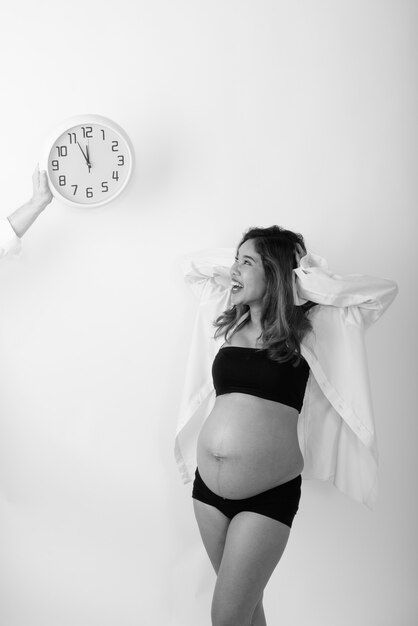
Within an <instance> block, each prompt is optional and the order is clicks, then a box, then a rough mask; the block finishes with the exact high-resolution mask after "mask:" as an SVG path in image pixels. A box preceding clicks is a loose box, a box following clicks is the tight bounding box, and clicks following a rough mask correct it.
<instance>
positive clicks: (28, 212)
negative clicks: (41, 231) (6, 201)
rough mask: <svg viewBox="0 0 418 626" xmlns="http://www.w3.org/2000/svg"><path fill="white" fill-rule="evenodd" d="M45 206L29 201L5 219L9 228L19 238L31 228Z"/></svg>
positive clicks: (41, 203)
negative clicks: (8, 223)
mask: <svg viewBox="0 0 418 626" xmlns="http://www.w3.org/2000/svg"><path fill="white" fill-rule="evenodd" d="M47 204H48V203H46V204H45V203H44V202H37V201H35V200H33V199H31V200H29V202H26V204H23V205H22V206H21V207H19V208H18V209H16V211H14V212H13V213H11V214H10V215H9V216H8V217H7V219H8V220H9V222H10V225H11V227H12V228H13V230H14V231H15V233H16V235H17V236H18V237H19V238H20V237H22V236H23V235H24V234H25V232H26V231H27V230H28V228H29V227H30V226H32V224H33V222H34V221H35V220H36V219H37V217H38V216H39V215H40V214H41V213H42V211H43V210H44V209H45V207H46V206H47Z"/></svg>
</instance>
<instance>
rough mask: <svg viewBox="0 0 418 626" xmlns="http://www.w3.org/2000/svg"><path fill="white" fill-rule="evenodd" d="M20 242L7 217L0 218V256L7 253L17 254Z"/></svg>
mask: <svg viewBox="0 0 418 626" xmlns="http://www.w3.org/2000/svg"><path fill="white" fill-rule="evenodd" d="M20 249H21V242H20V239H19V237H18V236H17V235H16V233H15V231H14V230H13V228H12V225H11V224H10V222H9V220H8V219H7V218H1V219H0V258H1V257H4V256H6V255H7V254H18V253H19V252H20Z"/></svg>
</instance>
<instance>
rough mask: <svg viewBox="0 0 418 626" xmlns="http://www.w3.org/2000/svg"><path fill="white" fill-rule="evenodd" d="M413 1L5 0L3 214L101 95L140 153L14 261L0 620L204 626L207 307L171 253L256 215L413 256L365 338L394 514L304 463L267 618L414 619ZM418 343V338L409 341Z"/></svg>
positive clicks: (37, 229) (342, 249)
mask: <svg viewBox="0 0 418 626" xmlns="http://www.w3.org/2000/svg"><path fill="white" fill-rule="evenodd" d="M417 13H418V7H417V3H416V2H413V1H408V0H368V1H364V0H339V1H335V0H317V1H314V0H312V1H309V0H300V1H297V2H284V1H283V2H282V1H279V0H276V1H274V0H258V1H257V2H256V1H255V0H254V1H253V2H251V1H249V0H223V1H222V0H211V1H210V2H209V1H207V2H205V1H194V2H193V1H187V0H175V1H171V2H170V0H154V1H153V2H151V0H148V1H145V0H142V1H141V0H138V1H137V2H129V0H119V1H118V2H110V1H108V0H83V1H80V0H72V1H71V2H68V3H66V7H64V6H63V5H62V4H61V3H58V2H53V1H52V0H38V2H36V3H33V2H31V1H30V0H17V1H16V2H14V3H11V2H10V3H9V4H8V6H7V7H3V8H2V9H0V64H1V93H2V96H1V101H0V107H1V113H2V116H1V120H2V130H1V150H0V158H1V181H2V208H1V212H2V215H4V216H5V215H8V214H9V213H10V212H11V211H12V210H14V209H15V208H16V207H17V206H19V205H20V204H22V203H23V202H24V201H26V199H27V198H28V197H29V195H30V192H31V180H30V177H31V173H32V171H33V169H34V167H35V164H36V162H37V160H38V158H39V152H40V148H41V145H42V142H43V137H44V135H45V134H46V133H47V132H48V130H49V129H50V128H51V127H53V126H55V124H56V123H57V122H60V121H61V120H63V119H66V118H67V117H69V116H72V115H75V114H79V113H83V112H88V113H98V114H101V115H105V116H108V117H111V118H113V119H114V120H115V121H117V122H118V123H120V124H121V125H122V126H123V127H125V129H126V130H127V131H128V133H129V134H130V136H131V138H132V140H133V143H134V146H135V150H136V155H137V170H136V172H135V176H134V179H133V181H132V182H131V184H130V186H129V188H128V189H127V190H126V192H124V194H123V195H122V196H121V197H120V198H119V199H117V200H116V201H115V202H114V203H113V204H110V205H108V206H106V207H104V208H101V209H95V210H88V209H83V210H76V209H72V208H69V207H67V206H65V205H63V204H61V203H59V202H57V201H54V203H53V204H52V205H51V207H49V208H48V209H47V211H46V212H45V213H44V214H43V215H42V216H41V217H40V218H39V220H38V222H37V223H36V224H35V225H34V226H33V227H32V229H31V230H30V231H29V232H28V233H27V234H26V235H25V237H24V239H23V243H24V255H23V257H22V258H21V259H18V260H12V261H2V262H1V264H0V283H1V300H0V623H1V624H2V626H27V625H28V624H30V625H31V626H115V625H118V626H134V625H135V626H137V625H138V624H153V625H156V626H192V625H193V626H195V625H196V624H199V625H202V626H209V624H210V617H209V614H210V600H211V592H212V589H213V584H214V574H213V573H212V571H211V566H210V563H209V560H208V558H207V556H206V554H205V553H204V550H203V546H202V544H201V542H200V538H199V535H198V531H197V527H196V524H195V520H194V517H193V512H192V505H191V498H190V491H191V485H188V486H183V484H182V483H181V480H180V476H179V474H178V472H177V468H176V466H175V463H174V458H173V451H172V447H173V438H174V430H175V422H176V416H177V410H178V405H179V399H180V389H181V385H182V377H183V373H184V367H185V362H186V357H187V342H188V337H189V330H190V324H191V322H192V319H193V314H194V307H195V303H194V301H193V299H192V297H191V295H190V294H189V293H188V291H187V289H186V287H185V286H184V285H183V282H182V278H181V276H180V274H179V272H178V269H177V268H176V259H178V257H179V256H180V255H181V254H183V253H186V252H189V251H193V250H199V249H202V248H206V247H218V246H233V245H235V244H236V243H237V241H238V239H239V237H240V235H241V233H242V231H243V230H244V229H246V228H247V227H248V226H251V225H261V226H268V225H271V224H273V223H278V224H281V225H284V226H285V227H288V228H291V229H294V230H297V231H301V232H303V234H304V235H305V237H306V240H307V243H308V245H309V247H310V248H311V249H313V250H314V251H316V252H318V253H320V254H322V255H323V256H325V257H326V258H328V260H329V262H330V264H331V266H332V267H333V268H334V269H335V271H338V272H341V273H344V272H363V273H369V274H376V275H380V276H386V277H389V278H393V279H395V280H397V281H398V282H399V285H400V295H399V297H398V299H397V300H396V302H395V303H394V305H393V306H392V307H391V309H390V310H389V311H388V313H387V314H386V315H385V316H384V317H383V318H382V320H381V321H380V322H379V323H378V324H377V325H376V327H374V328H372V329H371V331H370V334H369V352H370V370H371V380H372V386H373V391H374V404H375V411H376V420H377V425H378V434H379V444H380V453H381V469H380V481H381V488H380V498H379V503H378V506H377V508H376V510H375V511H374V512H370V511H369V510H367V509H366V508H364V507H362V506H361V505H358V504H356V503H354V502H352V501H350V500H348V499H347V498H345V497H344V496H342V495H341V494H340V493H338V492H337V491H336V490H335V489H334V488H333V487H331V486H329V485H325V484H320V483H313V482H306V483H304V491H303V501H302V505H301V509H300V512H299V515H298V517H297V518H296V521H295V524H294V529H293V532H292V537H291V541H290V543H289V546H288V548H287V551H286V553H285V555H284V557H283V560H282V562H281V563H280V565H279V567H278V568H277V570H276V572H275V573H274V575H273V577H272V579H271V581H270V583H269V586H268V589H267V592H266V596H265V606H266V612H267V615H268V623H269V624H274V623H278V624H279V623H280V624H292V625H293V626H303V625H305V624H308V623H309V624H310V625H311V626H335V624H338V626H352V624H354V623H355V624H357V626H393V625H394V624H396V626H413V625H414V624H416V620H417V617H418V601H417V595H416V587H417V558H416V557H417V541H416V528H417V501H416V493H417V490H416V473H417V469H418V467H417V461H416V459H417V455H416V441H417V434H418V428H417V419H416V409H415V402H414V400H415V397H414V396H415V389H416V342H415V340H413V337H416V310H417V299H416V295H415V294H416V284H417V281H416V268H417V265H416V261H417V254H416V217H415V211H416V202H417V186H416V171H417V165H418V163H417V161H418V159H417V145H418V143H417V118H416V111H417V110H418V102H417V100H418V98H417V93H418V92H417V53H418V49H417V48H418V45H417ZM414 350H415V351H414Z"/></svg>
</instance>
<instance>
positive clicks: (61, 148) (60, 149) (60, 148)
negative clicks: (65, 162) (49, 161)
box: [55, 146, 67, 157]
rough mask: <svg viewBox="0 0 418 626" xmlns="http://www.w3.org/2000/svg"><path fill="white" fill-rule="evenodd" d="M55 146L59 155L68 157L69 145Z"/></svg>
mask: <svg viewBox="0 0 418 626" xmlns="http://www.w3.org/2000/svg"><path fill="white" fill-rule="evenodd" d="M55 147H56V149H57V150H58V156H59V157H66V156H67V146H55Z"/></svg>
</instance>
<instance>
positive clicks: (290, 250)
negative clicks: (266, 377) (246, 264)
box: [214, 226, 313, 365]
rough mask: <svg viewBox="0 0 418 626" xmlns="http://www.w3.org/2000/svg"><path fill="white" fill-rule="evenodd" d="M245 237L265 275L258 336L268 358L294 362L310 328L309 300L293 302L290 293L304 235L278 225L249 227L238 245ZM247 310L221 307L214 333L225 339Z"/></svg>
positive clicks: (243, 305) (242, 323)
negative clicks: (299, 302)
mask: <svg viewBox="0 0 418 626" xmlns="http://www.w3.org/2000/svg"><path fill="white" fill-rule="evenodd" d="M249 239H252V240H253V242H254V247H255V249H256V251H257V252H258V254H259V255H260V256H261V260H262V264H263V269H264V272H265V279H266V292H265V294H264V297H263V310H262V315H261V328H262V330H261V336H260V339H261V341H262V344H263V347H264V349H267V350H268V356H269V357H270V358H271V359H273V360H274V361H278V362H280V363H282V362H285V361H293V362H294V364H295V365H296V364H298V363H299V361H300V357H301V352H300V343H301V340H302V338H303V337H304V335H305V334H306V333H307V332H308V331H309V330H311V328H312V326H311V323H310V321H309V319H308V315H307V312H308V310H309V309H310V308H311V307H312V306H313V304H312V303H307V305H303V306H295V303H294V296H293V281H294V275H293V270H294V268H295V267H296V266H297V256H299V253H300V251H303V252H304V253H305V254H306V248H305V242H304V239H303V237H302V235H300V234H298V233H294V232H293V231H291V230H285V229H284V228H282V227H281V226H270V227H269V228H250V229H249V230H247V231H246V232H245V233H244V236H243V238H242V239H241V241H240V243H239V245H238V249H239V248H240V246H241V245H242V244H243V243H244V242H245V241H248V240H249ZM248 310H249V306H248V305H246V304H238V305H233V306H231V307H230V308H229V309H227V310H226V311H224V312H223V313H222V314H221V315H220V316H219V317H218V318H217V319H216V320H215V321H214V325H215V326H216V332H215V337H218V336H220V335H224V336H225V339H226V340H228V338H229V337H230V336H232V334H234V332H237V331H238V330H239V329H240V328H242V327H243V326H245V324H246V323H247V321H248V318H247V319H244V320H243V321H241V322H240V323H239V324H238V325H237V322H238V321H239V320H240V318H241V317H242V316H243V315H244V313H246V312H247V311H248ZM234 327H235V328H234ZM231 333H232V334H231Z"/></svg>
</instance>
